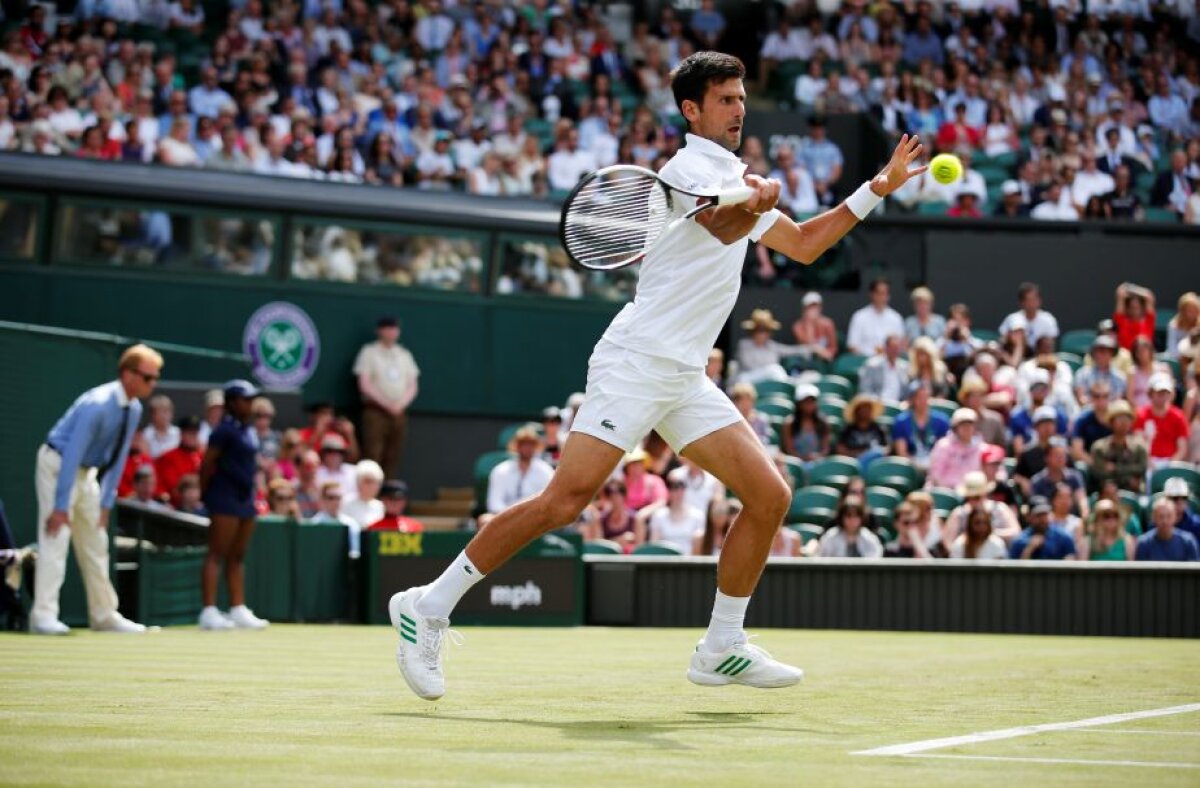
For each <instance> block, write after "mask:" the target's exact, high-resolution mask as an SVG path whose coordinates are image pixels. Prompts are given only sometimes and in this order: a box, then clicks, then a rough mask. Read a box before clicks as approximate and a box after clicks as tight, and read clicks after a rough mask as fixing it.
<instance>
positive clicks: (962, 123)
mask: <svg viewBox="0 0 1200 788" xmlns="http://www.w3.org/2000/svg"><path fill="white" fill-rule="evenodd" d="M936 141H937V146H938V148H939V149H940V150H959V149H963V148H978V147H980V145H982V144H983V130H982V129H980V128H978V127H977V126H972V125H971V124H970V123H968V122H967V105H966V102H963V101H959V102H956V103H955V104H954V117H952V118H947V119H946V122H945V123H943V124H942V125H941V127H940V128H939V129H938V132H937V137H936Z"/></svg>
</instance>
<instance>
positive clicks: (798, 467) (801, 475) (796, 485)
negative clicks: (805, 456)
mask: <svg viewBox="0 0 1200 788" xmlns="http://www.w3.org/2000/svg"><path fill="white" fill-rule="evenodd" d="M783 463H784V465H786V466H787V471H788V477H789V478H790V479H791V482H792V489H793V490H798V489H800V488H801V487H803V486H804V485H805V484H806V479H807V478H808V474H807V473H806V472H805V470H804V463H803V462H802V461H801V460H800V458H798V457H791V456H788V455H786V454H784V455H783Z"/></svg>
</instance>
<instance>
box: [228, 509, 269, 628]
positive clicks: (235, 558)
mask: <svg viewBox="0 0 1200 788" xmlns="http://www.w3.org/2000/svg"><path fill="white" fill-rule="evenodd" d="M253 535H254V518H253V517H239V518H237V519H236V520H235V521H234V532H233V539H232V540H231V542H230V544H229V551H228V552H227V553H226V554H225V582H226V583H228V584H229V620H230V621H232V622H233V625H234V626H236V627H240V628H242V629H265V628H266V627H267V622H266V621H264V620H263V619H261V618H259V617H258V616H256V615H254V613H253V612H251V610H250V608H248V607H246V549H247V548H248V547H249V546H250V537H251V536H253Z"/></svg>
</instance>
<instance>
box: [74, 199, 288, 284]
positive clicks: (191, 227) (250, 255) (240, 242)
mask: <svg viewBox="0 0 1200 788" xmlns="http://www.w3.org/2000/svg"><path fill="white" fill-rule="evenodd" d="M59 222H60V224H59V233H58V238H59V248H58V253H57V257H58V259H59V260H60V261H62V262H67V263H84V264H91V265H109V266H121V267H131V268H156V269H168V270H181V271H188V270H203V271H218V272H220V273H225V274H238V275H242V276H262V275H264V274H266V273H267V272H268V271H269V270H270V267H271V258H272V254H273V251H274V247H275V236H276V232H275V224H274V222H272V221H271V220H270V219H266V218H261V217H253V216H244V215H243V216H232V215H221V214H216V213H210V212H207V211H206V212H203V213H198V212H194V211H184V210H180V209H167V210H164V209H162V208H155V207H151V206H134V205H105V204H80V203H70V204H67V205H66V206H64V208H63V209H62V211H61V214H60V220H59Z"/></svg>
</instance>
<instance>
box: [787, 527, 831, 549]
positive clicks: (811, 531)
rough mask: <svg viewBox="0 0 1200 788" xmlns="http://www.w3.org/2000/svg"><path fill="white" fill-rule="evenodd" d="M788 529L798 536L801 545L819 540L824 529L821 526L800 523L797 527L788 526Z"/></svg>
mask: <svg viewBox="0 0 1200 788" xmlns="http://www.w3.org/2000/svg"><path fill="white" fill-rule="evenodd" d="M788 528H790V529H791V530H792V531H795V532H796V534H798V535H799V536H800V543H801V544H808V543H809V542H813V541H816V540H818V539H820V538H821V534H823V533H824V532H825V529H824V528H822V527H821V526H819V525H810V524H808V523H800V524H799V525H789V526H788Z"/></svg>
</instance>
